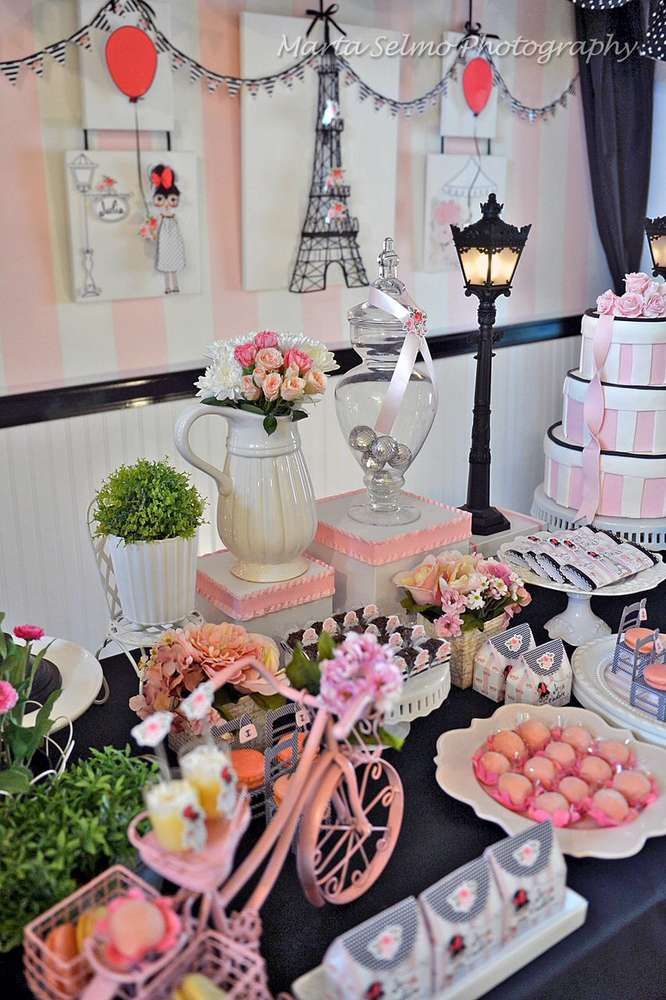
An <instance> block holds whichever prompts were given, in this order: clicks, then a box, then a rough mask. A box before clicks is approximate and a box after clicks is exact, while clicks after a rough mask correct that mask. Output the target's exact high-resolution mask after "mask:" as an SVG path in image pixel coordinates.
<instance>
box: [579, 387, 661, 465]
mask: <svg viewBox="0 0 666 1000" xmlns="http://www.w3.org/2000/svg"><path fill="white" fill-rule="evenodd" d="M589 385H590V379H589V377H586V376H585V375H582V374H581V373H580V372H578V371H570V372H569V373H568V374H567V377H566V378H565V380H564V406H563V410H562V430H563V432H564V436H565V438H566V439H567V441H569V442H570V443H571V444H576V445H586V444H587V443H588V441H589V440H590V432H589V430H588V428H587V426H586V423H585V416H584V405H585V396H586V395H587V391H588V387H589ZM602 385H603V389H604V402H605V407H606V409H605V414H604V422H603V424H602V426H601V432H600V435H599V440H600V443H601V447H602V448H603V449H604V450H606V451H622V452H629V453H631V454H647V455H656V454H664V453H666V385H639V386H632V385H615V384H614V383H612V382H602Z"/></svg>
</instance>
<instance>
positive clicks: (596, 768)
mask: <svg viewBox="0 0 666 1000" xmlns="http://www.w3.org/2000/svg"><path fill="white" fill-rule="evenodd" d="M578 777H579V778H582V779H583V781H586V782H587V783H588V785H591V786H592V787H593V788H599V787H600V786H601V785H605V784H607V783H608V782H609V781H610V780H611V778H612V777H613V771H612V768H611V766H610V764H609V763H608V762H607V761H605V760H603V758H601V757H596V756H595V755H594V754H589V755H588V756H587V757H583V759H582V760H581V762H580V764H579V765H578Z"/></svg>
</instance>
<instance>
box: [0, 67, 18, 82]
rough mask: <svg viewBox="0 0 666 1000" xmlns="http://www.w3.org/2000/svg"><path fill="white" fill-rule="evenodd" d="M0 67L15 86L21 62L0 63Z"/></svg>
mask: <svg viewBox="0 0 666 1000" xmlns="http://www.w3.org/2000/svg"><path fill="white" fill-rule="evenodd" d="M0 69H1V70H2V72H3V73H4V74H5V76H6V77H7V79H8V80H9V82H10V83H11V85H12V86H16V81H17V79H18V75H19V73H20V72H21V63H18V62H15V63H0Z"/></svg>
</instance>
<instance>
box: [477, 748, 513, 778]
mask: <svg viewBox="0 0 666 1000" xmlns="http://www.w3.org/2000/svg"><path fill="white" fill-rule="evenodd" d="M479 764H480V765H481V767H482V768H483V769H484V770H485V771H487V773H488V775H498V774H504V773H505V772H506V771H508V770H509V768H510V767H511V765H510V764H509V762H508V760H507V759H506V757H505V756H504V755H503V754H501V753H495V752H494V751H493V750H486V752H485V753H484V754H481V757H480V758H479Z"/></svg>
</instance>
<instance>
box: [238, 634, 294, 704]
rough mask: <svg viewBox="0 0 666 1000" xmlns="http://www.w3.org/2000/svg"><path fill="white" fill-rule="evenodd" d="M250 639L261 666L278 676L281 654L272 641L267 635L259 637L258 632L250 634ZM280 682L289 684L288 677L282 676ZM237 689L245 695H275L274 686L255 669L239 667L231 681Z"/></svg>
mask: <svg viewBox="0 0 666 1000" xmlns="http://www.w3.org/2000/svg"><path fill="white" fill-rule="evenodd" d="M248 639H249V640H250V642H251V643H252V645H253V647H254V654H253V655H254V657H255V659H257V660H259V662H260V663H261V665H262V666H263V667H265V668H266V670H268V671H269V673H271V674H273V675H277V674H278V673H279V670H280V653H279V651H278V648H277V646H276V645H275V643H274V642H273V640H272V639H269V638H268V636H267V635H259V634H258V633H256V632H248ZM280 680H281V681H283V683H285V684H289V681H288V679H287V677H286V676H283V675H280ZM229 683H230V684H233V686H234V687H235V688H237V689H238V690H239V691H242V692H243V693H244V694H249V693H252V692H256V694H264V695H270V694H275V688H274V687H273V685H272V684H271V683H270V682H269V681H267V680H266V679H265V678H264V677H262V676H261V674H260V673H259V671H258V670H256V669H255V667H251V666H245V667H239V669H238V671H237V672H236V673H235V674H234V675H233V676H232V678H231V680H230V681H229Z"/></svg>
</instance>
